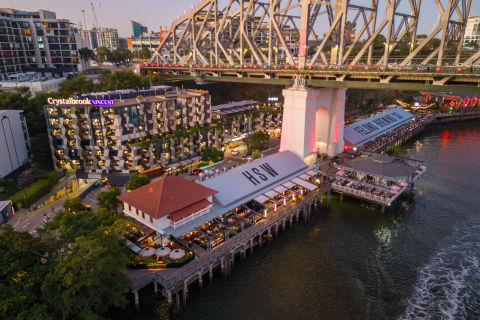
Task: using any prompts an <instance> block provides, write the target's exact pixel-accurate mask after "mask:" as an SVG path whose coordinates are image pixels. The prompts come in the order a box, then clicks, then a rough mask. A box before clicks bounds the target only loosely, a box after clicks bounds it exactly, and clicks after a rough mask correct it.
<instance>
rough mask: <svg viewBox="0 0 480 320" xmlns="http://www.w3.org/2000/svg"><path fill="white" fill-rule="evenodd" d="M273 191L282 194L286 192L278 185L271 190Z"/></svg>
mask: <svg viewBox="0 0 480 320" xmlns="http://www.w3.org/2000/svg"><path fill="white" fill-rule="evenodd" d="M273 190H275V191H277V192H278V193H282V192H283V191H285V190H287V188H285V187H284V186H282V185H280V186H276V187H275V188H273Z"/></svg>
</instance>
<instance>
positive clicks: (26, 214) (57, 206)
mask: <svg viewBox="0 0 480 320" xmlns="http://www.w3.org/2000/svg"><path fill="white" fill-rule="evenodd" d="M95 182H96V180H92V181H91V182H89V183H87V184H86V185H84V186H82V187H81V188H80V189H77V190H75V191H74V192H72V193H70V194H69V195H68V196H65V197H63V198H61V199H58V200H56V201H54V202H51V203H49V204H47V205H45V206H43V207H42V208H40V209H37V210H35V211H30V210H28V209H24V208H22V209H19V210H15V215H14V216H13V217H12V218H11V219H10V220H9V221H8V222H7V223H8V224H10V225H11V226H13V229H14V230H16V231H29V232H30V231H32V230H33V229H34V228H37V227H39V226H42V225H43V224H44V223H45V222H46V218H53V216H54V215H55V213H56V211H59V210H61V208H62V207H63V202H64V201H65V200H66V199H69V198H70V199H71V198H76V197H78V196H80V195H81V194H82V193H83V192H85V191H86V190H87V189H88V188H89V187H90V186H92V185H93V184H94V183H95ZM65 183H66V182H65V181H61V182H59V183H58V184H57V185H56V186H55V187H54V188H53V190H54V191H52V192H50V193H49V194H47V195H45V196H44V197H42V198H41V199H40V200H39V201H38V202H39V203H40V202H42V201H45V200H47V199H49V198H50V197H51V195H52V194H54V193H56V192H57V191H58V190H60V189H62V188H63V187H64V186H65Z"/></svg>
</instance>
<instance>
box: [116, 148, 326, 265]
mask: <svg viewBox="0 0 480 320" xmlns="http://www.w3.org/2000/svg"><path fill="white" fill-rule="evenodd" d="M172 178H175V180H174V181H173V180H172ZM181 180H185V179H183V178H179V177H170V176H166V177H165V178H163V179H161V180H157V181H155V182H153V183H151V184H149V185H147V186H144V187H141V188H139V189H136V190H134V191H132V192H130V193H127V194H124V195H122V196H119V199H120V200H121V201H123V202H124V212H125V213H126V214H127V215H129V216H131V217H133V218H135V219H136V220H137V221H139V222H140V223H142V224H146V225H147V226H150V227H151V228H152V229H155V231H156V234H153V235H151V241H150V242H149V241H145V239H142V241H143V242H142V243H141V244H140V243H134V245H135V246H136V247H138V248H140V250H141V251H140V252H139V253H140V254H142V253H145V251H148V252H149V253H148V254H150V253H151V252H155V254H156V250H158V249H160V248H159V246H161V247H168V249H163V250H167V251H168V252H172V250H174V248H175V247H177V246H180V249H182V250H184V251H185V252H187V253H188V252H192V253H194V254H195V255H197V256H202V255H204V254H206V253H207V252H208V251H211V250H215V248H217V247H219V246H221V244H223V243H224V242H226V241H228V240H229V239H231V238H233V237H235V236H237V235H238V234H241V233H242V232H243V231H245V230H246V229H248V228H250V227H252V226H254V225H255V224H257V223H258V222H260V221H262V220H264V219H266V218H267V217H268V216H269V215H270V214H274V213H276V212H277V211H278V210H279V209H281V208H284V207H287V206H292V205H294V204H295V203H296V201H297V200H301V199H303V198H304V197H306V196H307V195H308V194H309V193H311V192H312V191H316V190H317V189H318V186H319V185H320V184H322V182H323V179H322V175H321V174H320V173H319V172H318V171H316V170H314V169H312V168H311V167H309V166H307V165H306V164H305V163H304V162H303V161H302V160H301V159H300V158H298V157H297V156H296V155H295V154H293V153H292V152H290V151H284V152H281V153H276V154H273V155H270V156H267V157H265V158H262V159H258V160H256V161H253V162H251V163H250V164H247V165H244V166H241V167H239V168H236V169H234V170H231V171H229V172H227V173H224V174H221V175H219V176H217V177H215V178H213V179H210V180H208V181H205V182H202V183H195V182H191V181H188V183H185V182H183V181H181ZM159 181H163V183H162V182H159ZM185 181H187V180H185ZM172 182H173V183H172ZM157 184H158V186H157ZM152 185H153V186H152ZM167 188H172V190H171V191H168V189H167ZM164 203H165V205H164ZM172 203H173V204H175V205H173V204H172ZM197 204H198V205H197ZM165 207H166V208H165ZM156 208H159V209H158V210H160V208H162V209H161V210H160V211H161V213H156V214H154V215H152V214H151V213H150V212H156V211H155V210H156ZM136 210H137V211H138V213H135V211H136ZM144 214H147V215H149V216H150V217H146V218H144ZM177 215H178V216H181V220H178V219H176V218H175V217H176V216H177ZM152 217H153V220H154V222H155V223H153V224H152V223H151V220H152ZM161 217H166V218H164V219H163V220H162V221H163V222H158V221H159V220H156V219H160V218H161ZM167 220H170V221H169V223H166V221H167ZM178 221H181V223H178ZM176 249H179V248H176ZM137 251H138V250H137ZM158 253H159V254H160V253H164V252H160V251H159V252H158Z"/></svg>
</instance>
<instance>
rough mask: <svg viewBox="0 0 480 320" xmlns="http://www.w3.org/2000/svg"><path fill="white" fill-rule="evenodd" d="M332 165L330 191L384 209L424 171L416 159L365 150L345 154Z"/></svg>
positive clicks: (424, 167) (424, 168) (421, 163)
mask: <svg viewBox="0 0 480 320" xmlns="http://www.w3.org/2000/svg"><path fill="white" fill-rule="evenodd" d="M334 166H335V168H336V169H337V171H336V174H335V178H336V180H335V182H334V183H332V189H333V190H335V191H338V192H340V193H341V194H343V193H345V194H348V195H350V196H354V197H357V198H360V199H364V200H368V201H371V202H374V203H377V204H380V205H382V208H383V209H384V208H385V206H390V205H391V204H392V202H393V201H395V200H396V199H397V198H398V197H399V196H400V195H401V194H402V193H403V192H404V191H405V190H407V189H408V188H409V187H411V186H412V185H413V183H414V182H415V180H417V179H418V178H419V177H420V176H421V175H423V174H424V173H425V172H426V170H427V167H426V166H425V165H424V164H423V162H421V161H418V160H412V159H405V158H399V157H392V156H389V155H386V154H380V153H371V152H365V151H362V152H361V153H360V152H358V153H346V154H344V155H343V157H341V158H340V160H338V161H337V162H335V164H334Z"/></svg>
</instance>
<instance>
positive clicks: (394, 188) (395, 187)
mask: <svg viewBox="0 0 480 320" xmlns="http://www.w3.org/2000/svg"><path fill="white" fill-rule="evenodd" d="M390 189H392V190H400V189H401V188H400V187H399V186H396V185H393V186H390Z"/></svg>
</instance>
